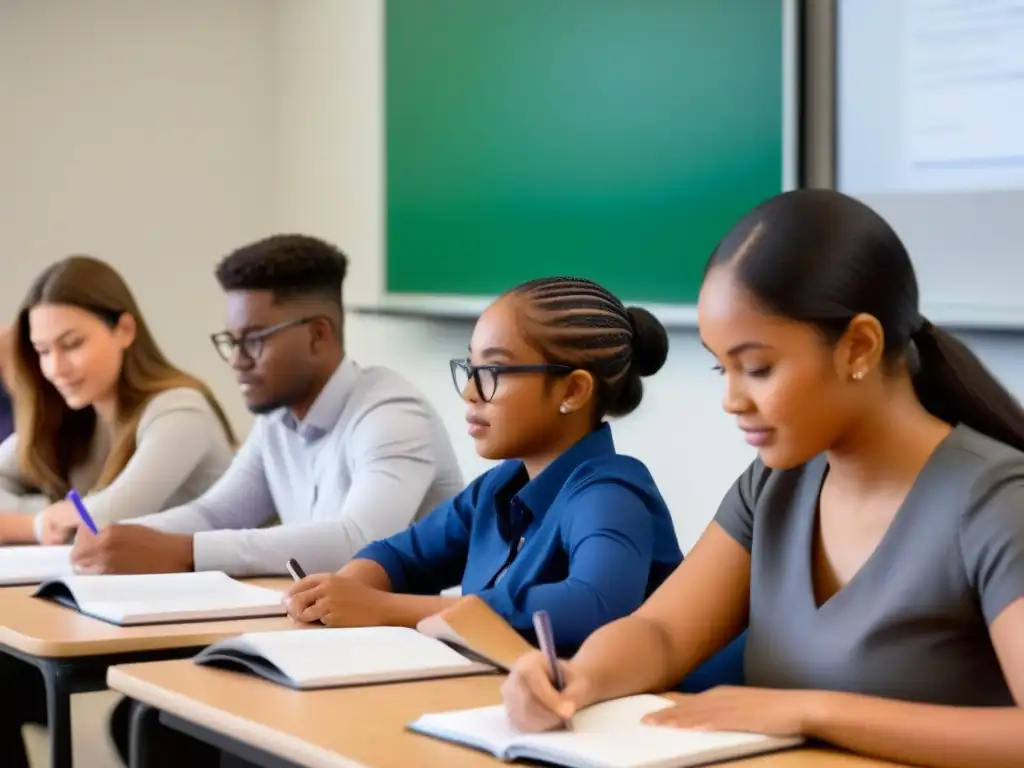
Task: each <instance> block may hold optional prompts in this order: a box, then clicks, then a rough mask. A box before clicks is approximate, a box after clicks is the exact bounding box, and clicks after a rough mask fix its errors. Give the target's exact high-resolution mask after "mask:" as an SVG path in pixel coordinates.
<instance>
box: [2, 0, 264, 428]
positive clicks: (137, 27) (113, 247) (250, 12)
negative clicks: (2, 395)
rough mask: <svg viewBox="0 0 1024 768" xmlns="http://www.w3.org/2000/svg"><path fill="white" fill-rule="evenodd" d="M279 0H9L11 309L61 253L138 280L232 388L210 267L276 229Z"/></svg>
mask: <svg viewBox="0 0 1024 768" xmlns="http://www.w3.org/2000/svg"><path fill="white" fill-rule="evenodd" d="M276 9H277V6H276V3H275V2H274V0H175V2H155V3H133V2H129V0H89V2H59V3H50V2H44V3H39V2H34V1H33V0H0V72H2V73H3V75H2V76H0V114H2V117H0V275H2V278H0V312H2V313H3V315H4V316H9V315H10V314H11V313H13V311H14V309H15V307H16V305H17V302H18V301H20V299H21V296H22V294H23V293H24V291H25V288H26V287H27V284H28V282H29V281H30V280H31V279H32V278H33V277H34V276H35V275H36V273H38V271H39V270H40V268H41V267H43V266H44V265H46V264H47V263H49V262H51V261H53V260H55V259H57V258H60V257H62V256H66V255H68V254H71V253H83V252H84V253H89V254H92V255H96V256H100V257H102V258H104V259H107V260H108V261H110V262H112V263H113V264H115V265H116V266H117V267H118V268H119V269H120V270H121V271H122V272H123V274H124V275H125V277H126V278H127V279H128V281H129V283H130V284H131V286H132V288H133V290H134V292H135V294H136V298H137V299H138V301H139V302H140V304H141V306H142V308H143V312H144V314H145V316H146V318H147V320H148V321H149V322H150V324H151V325H152V326H153V329H154V331H155V333H156V335H157V338H158V340H159V341H160V342H161V344H162V345H163V346H164V348H165V351H166V352H167V353H168V354H169V355H170V356H171V357H172V358H173V359H174V360H175V361H177V362H178V364H179V365H182V366H184V367H187V368H188V369H190V370H191V371H193V372H194V373H196V374H198V375H201V376H202V377H204V378H205V379H207V380H208V381H209V382H210V383H211V384H212V385H213V386H215V387H216V388H217V391H218V392H220V393H222V394H223V395H224V398H223V399H224V401H225V406H226V407H228V409H229V413H231V414H232V415H233V416H235V417H236V418H237V419H238V420H239V422H240V423H242V421H243V415H242V409H241V408H240V407H239V404H238V399H237V398H236V397H235V396H234V393H233V391H232V389H231V385H230V382H231V379H230V377H229V376H228V373H227V371H226V370H225V368H224V366H223V364H221V363H220V361H219V359H218V358H217V357H216V355H215V353H214V352H213V349H212V347H211V346H210V344H209V342H208V341H207V340H206V337H207V335H208V334H209V333H210V332H211V331H213V330H216V329H217V328H218V327H219V324H220V322H221V306H220V296H219V294H218V291H217V287H216V284H215V282H214V280H213V278H212V274H211V269H212V266H213V264H214V263H215V260H216V258H217V257H218V256H219V255H221V254H223V253H225V252H226V251H227V250H228V249H230V248H231V247H233V246H235V245H237V244H238V243H240V242H241V241H243V240H245V239H248V238H253V237H257V236H259V235H261V234H263V233H264V232H266V231H267V230H268V229H270V228H273V221H274V214H275V210H276V205H277V188H276V184H275V181H276V165H275V162H274V160H275V158H274V156H273V154H272V153H273V149H274V147H275V141H276V138H275V137H276V133H275V127H274V119H273V118H274V115H275V114H276V102H275V96H276V83H275V82H274V79H273V75H274V67H275V57H274V50H275V49H274V46H273V42H274V34H275V29H276V16H275V14H276Z"/></svg>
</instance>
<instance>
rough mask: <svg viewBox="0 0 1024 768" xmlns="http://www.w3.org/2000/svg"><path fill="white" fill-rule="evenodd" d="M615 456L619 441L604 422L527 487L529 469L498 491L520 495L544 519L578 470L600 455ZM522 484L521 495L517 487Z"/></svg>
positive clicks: (510, 479)
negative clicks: (586, 462)
mask: <svg viewBox="0 0 1024 768" xmlns="http://www.w3.org/2000/svg"><path fill="white" fill-rule="evenodd" d="M614 453H615V442H614V441H613V440H612V430H611V427H610V426H608V424H607V422H602V423H601V424H600V425H599V426H598V427H597V429H595V430H594V431H593V432H591V433H590V434H589V435H587V436H586V437H584V438H583V439H582V440H580V441H579V442H577V443H576V444H575V445H573V446H572V447H571V448H570V449H569V450H567V451H566V452H565V453H563V454H562V455H561V456H559V457H558V458H557V459H555V460H554V461H553V462H551V463H550V464H549V465H548V466H547V467H545V469H544V470H543V471H542V472H541V473H540V474H539V475H537V476H536V477H535V478H533V479H532V480H530V481H529V482H526V483H525V485H524V484H523V483H524V481H525V477H526V472H525V468H523V467H521V468H520V471H518V472H516V473H514V474H513V475H512V477H510V478H509V479H508V480H506V481H505V483H503V484H502V486H501V487H500V488H499V489H498V495H499V496H506V497H511V496H513V495H515V496H517V497H518V498H519V500H520V501H521V502H522V503H523V504H524V505H525V506H526V508H527V509H529V510H530V512H531V513H533V516H534V518H535V519H540V518H542V517H543V516H544V514H545V513H546V512H547V511H548V507H550V506H551V504H552V502H554V500H555V498H556V497H557V496H558V494H559V493H560V492H561V490H562V488H563V487H564V486H565V484H566V482H567V481H568V480H569V477H570V475H572V473H573V472H575V471H576V468H577V467H579V466H580V464H582V463H584V462H585V461H589V460H590V459H595V458H597V457H599V456H609V455H613V454H614ZM516 484H519V485H520V487H519V490H518V492H516V491H514V486H515V485H516Z"/></svg>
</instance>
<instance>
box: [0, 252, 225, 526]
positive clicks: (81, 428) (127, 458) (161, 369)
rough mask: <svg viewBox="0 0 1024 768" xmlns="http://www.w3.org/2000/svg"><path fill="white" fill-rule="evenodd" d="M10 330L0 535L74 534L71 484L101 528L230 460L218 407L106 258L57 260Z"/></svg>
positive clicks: (189, 493)
mask: <svg viewBox="0 0 1024 768" xmlns="http://www.w3.org/2000/svg"><path fill="white" fill-rule="evenodd" d="M10 334H11V338H10V345H11V349H10V356H9V364H8V365H7V366H6V368H7V370H5V372H4V373H5V379H7V380H8V382H9V384H10V386H11V388H12V389H13V396H14V405H15V434H13V435H11V436H10V437H9V438H8V439H7V440H5V441H4V442H3V444H2V445H0V544H12V543H32V542H37V541H38V542H41V543H45V544H58V543H65V542H68V541H70V540H71V538H72V537H73V536H74V532H75V530H76V528H77V526H78V524H79V522H80V520H79V517H78V514H77V513H76V511H75V508H74V506H73V505H72V504H71V502H69V501H66V500H65V495H66V494H67V493H68V492H69V491H70V490H71V489H76V490H78V491H79V492H80V493H81V494H82V495H83V497H84V501H85V506H86V508H87V509H88V510H89V512H90V514H91V516H92V517H93V519H94V520H95V521H96V523H97V524H98V525H101V526H102V525H104V524H106V523H110V522H113V521H116V520H122V519H125V518H129V517H137V516H139V515H145V514H149V513H153V512H158V511H160V510H162V509H165V508H167V507H171V506H174V505H177V504H182V503H185V502H187V501H191V500H192V499H194V498H197V497H198V496H200V495H201V494H202V493H203V492H204V491H205V490H206V489H207V488H209V487H210V486H211V485H212V484H213V483H214V482H215V481H216V480H217V479H218V478H219V477H220V476H221V474H223V472H224V470H225V469H227V467H228V465H229V464H230V462H231V458H232V454H233V445H234V443H235V439H234V434H233V432H232V429H231V426H230V424H229V423H228V420H227V418H226V417H225V415H224V412H223V411H222V410H221V407H220V406H219V405H218V403H217V401H216V399H215V398H214V396H213V394H212V393H211V392H210V390H209V388H208V387H207V386H206V385H205V384H203V383H202V382H201V381H199V380H198V379H196V378H194V377H192V376H190V375H188V374H186V373H184V372H182V371H181V370H179V369H178V368H176V367H174V366H173V365H172V364H171V363H170V362H169V361H168V360H167V358H166V357H164V355H163V353H162V352H161V350H160V348H159V347H158V346H157V343H156V341H155V340H154V339H153V336H152V334H151V333H150V331H149V327H148V326H147V325H146V322H145V321H144V320H143V318H142V314H141V313H140V312H139V308H138V305H137V304H136V302H135V299H134V298H133V296H132V294H131V292H130V291H129V289H128V286H127V285H126V284H125V282H124V280H123V278H122V277H121V275H119V274H118V273H117V271H116V270H114V269H113V268H112V267H111V266H109V265H108V264H106V263H104V262H102V261H100V260H98V259H94V258H90V257H86V256H72V257H70V258H67V259H64V260H62V261H59V262H57V263H55V264H52V265H51V266H50V267H48V268H47V269H46V270H45V271H44V272H43V273H42V274H41V275H40V276H39V277H38V278H37V280H36V281H35V283H34V284H33V285H32V287H31V288H30V289H29V291H28V295H27V296H26V298H25V301H24V302H23V304H22V306H21V309H20V312H19V314H18V317H17V320H16V322H15V324H14V326H13V327H12V328H11V331H10Z"/></svg>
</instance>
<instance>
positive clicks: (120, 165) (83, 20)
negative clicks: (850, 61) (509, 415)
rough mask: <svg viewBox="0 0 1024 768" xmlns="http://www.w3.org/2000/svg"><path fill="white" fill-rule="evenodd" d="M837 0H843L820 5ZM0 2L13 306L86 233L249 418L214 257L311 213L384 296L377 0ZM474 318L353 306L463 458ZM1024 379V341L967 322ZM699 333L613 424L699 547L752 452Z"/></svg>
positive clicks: (812, 151)
mask: <svg viewBox="0 0 1024 768" xmlns="http://www.w3.org/2000/svg"><path fill="white" fill-rule="evenodd" d="M817 5H818V6H819V7H820V6H827V3H821V4H817ZM57 7H58V4H56V3H40V2H33V1H32V0H0V18H2V20H3V23H2V24H0V71H2V72H4V73H5V74H4V77H3V78H0V105H2V109H3V119H0V267H2V269H0V274H2V276H3V277H2V280H0V307H3V308H5V309H4V310H3V311H6V308H7V307H11V306H12V305H13V302H15V301H16V300H17V299H18V298H19V296H20V295H21V293H22V291H23V290H24V286H25V283H26V281H27V280H28V279H30V277H31V276H32V275H33V274H34V273H35V272H36V271H38V269H39V268H40V267H41V266H42V265H43V264H45V263H46V262H47V261H49V260H52V259H54V258H57V257H58V256H61V255H64V254H66V253H69V252H72V251H89V252H92V253H95V254H97V255H100V256H103V257H105V258H108V259H110V260H111V261H113V262H114V263H115V264H117V265H118V266H119V267H120V268H121V269H123V271H124V272H125V274H126V276H127V277H128V278H129V280H130V281H131V283H132V285H133V286H134V288H135V290H136V292H137V294H138V296H139V299H140V301H141V302H142V305H143V307H144V309H145V312H146V314H147V316H148V318H149V320H150V321H151V323H152V324H153V326H154V327H155V329H156V331H157V333H158V335H159V338H160V339H161V341H162V342H163V344H164V346H165V347H166V348H167V350H168V352H169V353H171V354H172V355H173V356H174V358H175V359H176V360H178V361H180V363H181V364H183V365H186V366H188V367H189V368H190V369H191V370H193V371H195V372H196V373H198V374H200V375H202V376H204V377H206V378H207V379H208V380H209V381H210V382H211V383H212V384H213V385H214V386H215V387H216V388H217V391H218V392H219V393H220V394H221V395H222V397H223V399H224V401H225V404H226V405H227V406H228V407H229V409H230V412H231V413H232V415H233V416H234V417H235V418H236V421H237V423H238V424H239V425H240V426H242V427H243V428H244V427H245V426H246V424H247V423H248V419H247V417H246V416H245V415H244V413H243V412H242V409H241V408H240V407H239V404H238V400H237V397H236V394H235V391H234V388H233V386H232V384H231V380H230V377H229V376H228V375H227V372H226V371H225V370H224V368H223V366H222V365H221V364H220V362H219V360H218V359H217V358H216V357H215V356H214V353H213V352H212V349H211V348H210V347H209V345H208V343H207V341H206V335H207V334H208V333H209V332H210V331H211V330H214V329H216V328H217V327H218V326H219V324H220V321H221V301H220V297H219V295H218V292H217V290H216V286H215V284H214V282H213V279H212V277H211V275H210V270H211V268H212V266H213V264H214V262H215V260H216V259H217V258H218V257H219V256H220V255H222V254H223V253H224V252H225V251H227V250H229V249H230V248H231V247H233V246H235V245H237V244H239V243H241V242H243V241H244V240H247V239H251V238H254V237H258V236H261V235H263V234H267V233H270V232H272V231H280V230H293V231H304V232H308V233H310V234H315V235H319V236H322V237H326V238H328V239H331V240H333V241H334V242H336V243H338V244H339V245H340V246H342V247H343V248H344V249H345V250H347V251H348V252H349V254H350V256H351V258H352V274H351V277H350V280H349V282H348V285H347V288H346V296H347V297H348V298H349V299H350V300H353V299H356V298H362V299H364V300H365V299H366V298H368V297H369V298H372V297H373V296H375V295H377V291H378V290H379V289H380V283H381V270H380V266H381V264H382V259H383V240H382V232H383V194H384V191H383V180H382V173H381V169H382V161H381V155H382V148H381V141H382V121H381V113H382V102H381V97H382V92H381V58H382V56H381V54H382V51H381V44H380V39H381V17H380V13H381V5H380V0H302V2H298V1H297V0H292V1H286V0H277V1H276V2H275V0H177V2H175V3H137V2H131V1H130V0H90V2H88V3H70V2H68V3H61V4H59V8H60V10H59V11H57V10H55V8H57ZM827 28H828V19H827V18H817V19H816V21H815V26H814V28H813V29H812V32H814V33H816V34H817V38H816V39H817V43H816V45H815V47H814V50H815V56H816V57H817V59H815V60H813V61H812V65H813V66H814V67H816V69H815V80H814V84H813V85H812V92H813V94H814V96H815V98H816V102H815V104H814V105H812V106H813V110H812V113H813V117H814V125H813V134H812V136H813V138H814V141H813V142H812V143H811V145H810V146H809V147H808V154H809V156H810V157H811V159H812V161H813V163H814V168H813V169H812V170H813V171H814V172H813V174H812V176H811V178H812V181H814V182H815V183H819V184H825V183H828V180H829V178H830V175H829V174H828V173H827V164H828V158H829V155H830V147H829V144H828V133H829V130H830V110H829V109H827V108H826V107H825V106H824V105H827V104H828V100H829V98H830V90H831V83H830V77H829V76H828V70H827V67H826V65H827V57H828V56H829V55H830V46H831V43H830V40H829V38H828V36H827V35H824V36H823V35H822V33H823V31H827ZM469 333H470V326H469V325H468V324H466V323H457V322H447V323H443V322H436V321H428V320H417V321H414V320H396V319H382V318H372V317H366V316H352V317H350V319H349V324H348V339H349V347H350V350H351V352H352V353H353V355H354V357H356V358H357V359H358V360H360V361H362V362H363V363H382V364H386V365H390V366H392V367H394V368H396V369H398V370H400V371H402V372H404V373H405V374H406V375H408V376H409V377H410V378H412V379H414V380H415V381H416V382H417V383H418V384H419V385H420V386H421V387H422V388H423V389H424V390H425V391H426V392H427V393H428V395H429V396H430V397H431V398H432V399H433V400H434V402H435V403H436V404H437V406H438V408H439V409H440V410H441V412H442V413H443V415H444V417H445V419H446V420H447V422H448V424H449V427H450V430H451V432H452V435H453V437H454V440H455V444H456V447H457V448H458V450H459V454H460V458H461V459H462V462H463V464H464V466H465V469H466V471H467V473H470V474H471V473H475V472H477V471H479V470H481V469H483V468H484V467H485V464H484V463H483V462H482V461H481V460H480V459H479V458H478V457H476V455H475V453H474V452H473V447H472V443H471V442H470V440H469V439H468V437H467V436H466V435H465V429H464V423H463V421H462V406H461V404H460V402H459V400H458V398H457V397H456V395H455V392H454V390H453V389H452V387H451V384H450V382H449V379H448V370H447V359H448V358H449V357H451V356H454V355H458V354H460V352H461V350H463V349H465V346H466V343H467V340H468V337H469ZM971 341H972V343H974V344H975V346H976V348H977V349H979V351H981V353H982V354H983V356H984V357H985V359H986V360H987V361H988V362H989V363H990V364H991V365H992V366H993V368H995V369H996V371H997V372H998V373H1000V374H1001V375H1003V376H1004V377H1005V378H1006V380H1007V381H1008V383H1009V384H1010V385H1011V387H1012V388H1013V389H1014V390H1015V391H1016V392H1018V393H1020V392H1021V391H1022V390H1024V362H1020V360H1021V356H1020V351H1021V347H1022V345H1021V342H1020V340H1019V337H996V336H992V337H975V338H972V339H971ZM711 362H712V361H711V360H710V359H709V357H708V355H707V353H706V352H705V351H704V350H703V349H702V348H701V346H700V343H699V340H698V339H697V337H696V335H695V334H694V333H693V332H676V333H673V334H672V352H671V356H670V360H669V363H668V365H667V366H666V368H665V370H664V371H663V372H662V373H660V374H659V375H658V376H656V377H655V378H653V379H651V380H650V387H649V391H648V396H647V399H646V401H645V403H644V405H643V406H642V407H641V409H640V411H638V412H637V413H636V414H635V415H634V416H632V417H630V418H629V419H626V420H623V421H622V422H620V423H619V424H618V425H617V427H616V435H617V439H618V442H619V445H620V447H621V448H622V449H623V450H625V451H628V452H631V453H634V454H635V455H637V456H639V457H641V458H642V459H644V460H645V461H646V462H647V463H648V464H649V466H650V467H651V469H652V471H653V472H654V475H655V477H656V478H657V480H658V481H659V484H660V485H661V487H662V490H663V491H664V493H665V496H666V497H667V499H668V501H669V504H670V505H671V507H672V509H673V511H674V513H675V516H676V522H677V527H678V530H679V534H680V539H681V541H682V543H683V545H684V547H689V546H690V545H691V544H692V543H693V541H694V540H695V539H696V537H697V536H698V535H699V532H700V530H701V529H702V528H703V527H704V525H705V524H706V523H707V521H708V520H709V519H710V517H711V516H712V515H713V513H714V510H715V507H716V506H717V503H718V501H719V499H720V498H721V496H722V494H723V493H724V491H725V490H726V488H727V487H728V485H729V484H730V483H731V481H732V480H733V478H734V477H735V476H736V474H737V473H738V472H740V471H741V470H742V468H743V467H744V466H745V464H746V463H747V462H748V461H749V459H750V458H751V456H752V452H751V451H750V450H749V449H748V448H747V447H746V446H745V445H744V444H743V442H742V439H741V437H740V435H739V434H738V432H737V431H736V430H735V429H734V427H733V426H732V424H731V422H730V420H729V419H728V418H727V417H726V416H725V415H724V414H723V413H722V412H721V409H720V407H719V400H720V394H721V393H720V382H719V381H718V379H717V377H716V376H715V375H714V374H713V373H712V372H711V371H710V366H711Z"/></svg>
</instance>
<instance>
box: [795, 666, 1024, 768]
mask: <svg viewBox="0 0 1024 768" xmlns="http://www.w3.org/2000/svg"><path fill="white" fill-rule="evenodd" d="M969 684H970V683H969V682H968V681H965V685H969ZM811 695H813V696H815V697H817V703H816V704H815V706H813V707H812V708H811V709H812V712H811V714H810V716H809V721H808V722H807V724H806V727H805V732H806V735H807V736H808V737H810V738H815V739H820V740H822V741H826V742H828V743H830V744H834V745H835V746H837V747H842V748H845V749H849V750H851V751H854V752H860V753H862V754H866V755H870V756H873V757H878V758H883V759H886V760H894V761H897V762H906V763H912V764H915V765H929V766H933V767H934V768H1003V767H1004V766H1009V765H1024V709H1020V708H1015V707H1003V708H995V707H992V708H966V707H948V706H936V705H931V704H911V703H907V702H903V701H893V700H888V699H880V698H874V697H868V696H859V695H856V694H847V693H830V692H822V693H813V694H811Z"/></svg>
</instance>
